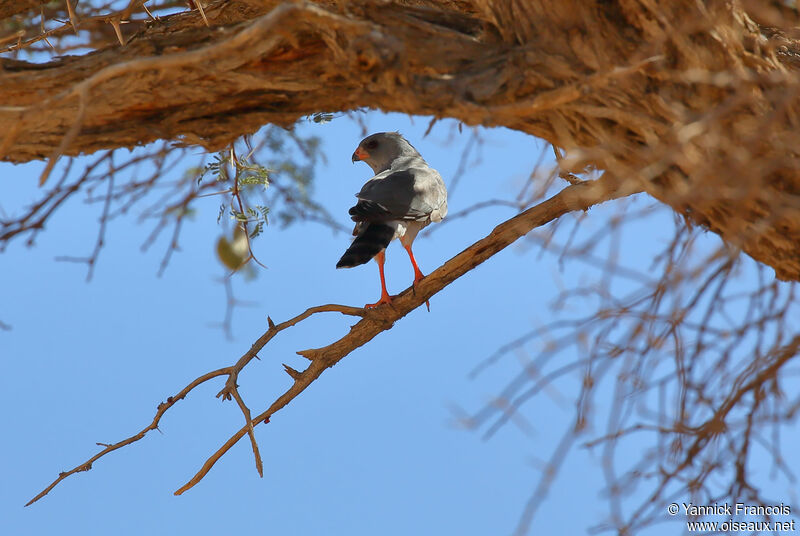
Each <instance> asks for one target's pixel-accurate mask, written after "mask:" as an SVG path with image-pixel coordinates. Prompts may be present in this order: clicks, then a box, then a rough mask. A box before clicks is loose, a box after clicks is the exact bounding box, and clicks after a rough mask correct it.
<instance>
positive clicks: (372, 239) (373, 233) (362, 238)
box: [336, 223, 394, 268]
mask: <svg viewBox="0 0 800 536" xmlns="http://www.w3.org/2000/svg"><path fill="white" fill-rule="evenodd" d="M392 238H394V227H392V226H391V225H386V224H383V223H370V224H369V225H368V226H367V228H366V229H364V231H363V232H361V233H360V234H359V235H358V236H357V237H356V239H355V240H353V243H352V244H350V247H349V248H347V251H345V252H344V255H342V258H341V259H339V262H337V263H336V267H337V268H352V267H354V266H359V265H361V264H364V263H365V262H369V260H370V259H371V258H372V257H374V256H375V255H377V254H378V253H380V251H381V250H382V249H384V248H385V247H386V246H388V245H389V242H391V241H392Z"/></svg>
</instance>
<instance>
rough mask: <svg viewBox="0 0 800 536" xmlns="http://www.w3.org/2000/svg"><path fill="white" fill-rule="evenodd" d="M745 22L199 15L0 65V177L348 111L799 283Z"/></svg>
mask: <svg viewBox="0 0 800 536" xmlns="http://www.w3.org/2000/svg"><path fill="white" fill-rule="evenodd" d="M743 6H744V7H741V6H739V4H736V3H733V2H729V1H723V0H707V1H706V2H704V3H703V2H696V1H694V0H673V1H671V2H661V3H655V2H651V1H650V0H616V1H610V0H609V1H596V2H587V1H583V0H581V1H579V0H472V1H456V0H450V1H448V0H439V1H437V0H427V1H424V0H423V1H401V2H395V3H389V2H367V1H351V2H347V1H344V0H341V1H338V2H318V3H303V2H299V3H294V2H293V3H283V2H278V1H275V0H263V1H261V0H236V1H227V2H223V1H219V2H214V3H211V4H210V5H209V6H208V7H207V8H206V9H205V13H206V15H207V17H208V19H209V21H210V23H211V27H210V28H206V27H205V26H204V24H203V21H202V18H201V17H200V15H199V14H198V13H197V12H187V13H180V14H176V15H172V16H169V17H162V18H161V19H160V20H158V21H154V22H150V23H147V24H145V25H143V27H142V28H141V29H140V30H139V31H138V32H137V33H136V34H135V35H132V36H127V43H126V45H125V46H124V47H121V46H119V45H111V46H108V47H107V48H105V49H102V50H98V51H96V52H93V53H90V54H86V55H84V56H79V57H65V58H61V59H56V60H53V61H51V62H49V63H45V64H41V65H37V64H32V63H28V62H21V61H16V60H10V59H0V102H2V103H3V106H0V123H1V124H2V125H3V126H4V128H3V131H5V136H0V158H3V159H4V160H7V161H11V162H25V161H29V160H32V159H41V158H49V157H53V156H54V155H56V154H67V155H75V154H80V153H89V152H93V151H96V150H98V149H104V148H113V147H132V146H136V145H140V144H144V143H148V142H150V141H153V140H156V139H159V138H165V139H173V140H177V141H179V142H182V143H187V144H200V145H203V146H204V147H206V148H208V149H218V148H220V147H223V146H224V145H226V144H227V143H229V142H231V141H232V140H234V139H235V138H237V137H238V136H240V135H241V134H244V133H248V132H252V131H254V130H256V129H257V128H259V127H260V126H261V125H263V124H265V123H268V122H270V123H276V124H281V125H290V124H292V123H293V122H294V121H296V120H297V119H298V118H300V117H302V116H304V115H307V114H310V113H314V112H320V111H338V110H350V109H355V108H362V107H370V108H380V109H383V110H386V111H398V112H404V113H410V114H430V115H434V116H436V117H453V118H457V119H459V120H461V121H464V122H465V123H467V124H480V125H487V126H505V127H508V128H512V129H516V130H520V131H523V132H526V133H529V134H532V135H535V136H538V137H541V138H544V139H546V140H548V141H550V142H552V143H553V144H555V145H557V146H560V147H562V148H564V149H566V151H567V155H568V157H567V159H566V160H565V164H564V165H565V166H568V167H570V169H571V170H573V171H575V170H578V171H580V170H583V169H586V168H587V167H596V168H601V169H608V170H610V171H612V172H613V173H615V174H616V175H619V176H627V177H635V178H636V179H637V180H639V181H640V183H641V187H642V188H643V189H644V190H645V191H647V192H648V193H649V194H651V195H652V196H654V197H655V198H657V199H659V200H661V201H663V202H665V203H667V204H669V205H670V206H672V207H673V208H674V209H675V210H676V211H677V212H678V213H680V214H682V215H684V216H685V217H686V218H687V221H693V222H695V223H698V224H701V225H704V226H706V227H707V228H709V229H710V230H712V231H714V232H716V233H718V234H720V235H721V236H722V238H723V239H724V240H726V242H728V243H729V244H732V245H733V246H735V247H741V248H742V249H743V250H744V251H746V252H747V253H748V254H750V255H751V256H752V257H754V258H755V259H756V260H758V261H760V262H763V263H765V264H767V265H770V266H772V267H773V268H774V269H775V272H776V274H777V276H778V277H779V278H781V279H788V280H800V247H798V246H800V175H799V174H798V154H797V149H796V148H797V147H798V146H800V144H798V141H800V140H799V139H798V134H797V127H798V112H800V109H799V108H800V107H799V106H798V99H797V88H798V82H800V78H798V75H797V66H798V64H800V52H799V51H800V47H798V44H797V41H796V40H795V39H794V38H793V37H791V36H787V35H786V34H785V33H784V32H782V31H781V30H780V29H776V28H774V27H769V28H768V27H766V25H759V24H758V23H756V22H754V20H753V19H752V18H751V16H749V15H748V13H747V12H746V11H745V10H746V9H751V3H745V4H743ZM770 13H771V12H769V11H763V10H762V11H759V12H757V13H756V12H751V14H752V15H753V16H757V17H762V19H763V20H764V21H767V22H770V21H771V19H770ZM762 19H759V20H762ZM784 21H785V19H784ZM770 23H771V22H770ZM792 25H794V23H792V24H789V23H788V21H787V22H786V24H785V26H786V27H790V26H792Z"/></svg>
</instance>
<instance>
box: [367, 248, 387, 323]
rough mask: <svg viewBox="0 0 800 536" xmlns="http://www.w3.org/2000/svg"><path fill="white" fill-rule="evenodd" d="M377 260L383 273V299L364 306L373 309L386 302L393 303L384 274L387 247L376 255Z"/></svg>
mask: <svg viewBox="0 0 800 536" xmlns="http://www.w3.org/2000/svg"><path fill="white" fill-rule="evenodd" d="M375 262H377V263H378V270H379V271H380V273H381V299H380V300H378V301H376V302H375V303H368V304H366V305H365V306H364V309H371V308H373V307H377V306H379V305H383V304H384V303H392V297H391V296H389V293H388V292H387V291H386V276H384V275H383V263H384V262H386V250H385V249H382V250H381V252H380V253H378V254H377V255H375Z"/></svg>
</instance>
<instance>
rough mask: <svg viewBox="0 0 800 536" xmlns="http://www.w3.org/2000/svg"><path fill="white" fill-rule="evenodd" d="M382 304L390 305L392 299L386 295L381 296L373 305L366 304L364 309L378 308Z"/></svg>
mask: <svg viewBox="0 0 800 536" xmlns="http://www.w3.org/2000/svg"><path fill="white" fill-rule="evenodd" d="M384 303H388V304H389V305H392V297H391V296H389V295H388V294H386V295H385V296H381V299H380V300H378V301H376V302H375V303H368V304H366V305H365V306H364V309H374V308H375V307H380V306H381V305H383V304H384Z"/></svg>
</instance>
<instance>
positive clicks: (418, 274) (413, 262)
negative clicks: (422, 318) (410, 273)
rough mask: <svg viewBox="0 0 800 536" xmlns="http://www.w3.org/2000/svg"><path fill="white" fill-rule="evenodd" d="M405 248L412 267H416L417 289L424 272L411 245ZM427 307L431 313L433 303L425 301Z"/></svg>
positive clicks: (415, 283)
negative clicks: (418, 264)
mask: <svg viewBox="0 0 800 536" xmlns="http://www.w3.org/2000/svg"><path fill="white" fill-rule="evenodd" d="M403 247H404V248H405V250H406V252H407V253H408V258H409V259H411V266H413V267H414V286H415V287H416V286H417V283H419V282H420V280H421V279H422V278H423V277H425V276H424V275H422V270H420V269H419V266H417V259H415V258H414V253H413V252H412V251H411V244H408V245H405V244H403ZM425 307H427V308H428V312H430V311H431V302H429V301H428V300H425Z"/></svg>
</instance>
